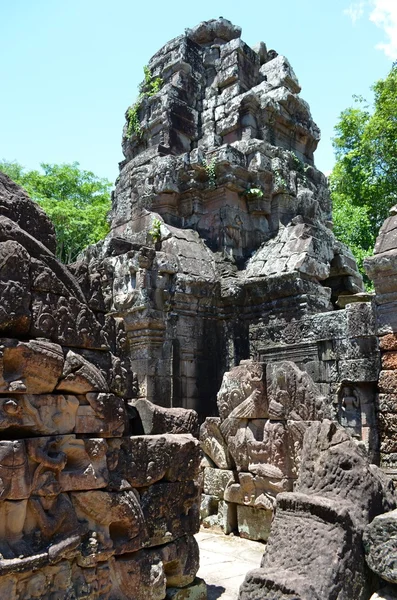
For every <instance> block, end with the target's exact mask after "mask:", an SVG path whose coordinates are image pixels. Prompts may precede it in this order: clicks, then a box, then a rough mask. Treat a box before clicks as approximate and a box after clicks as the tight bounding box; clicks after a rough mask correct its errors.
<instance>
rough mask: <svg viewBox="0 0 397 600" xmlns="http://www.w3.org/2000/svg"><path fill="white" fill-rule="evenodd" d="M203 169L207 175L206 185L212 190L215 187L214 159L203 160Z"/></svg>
mask: <svg viewBox="0 0 397 600" xmlns="http://www.w3.org/2000/svg"><path fill="white" fill-rule="evenodd" d="M203 167H204V170H205V172H206V174H207V179H208V185H209V187H210V188H211V189H214V188H215V187H216V160H215V158H213V159H212V160H210V161H208V160H207V159H205V158H203Z"/></svg>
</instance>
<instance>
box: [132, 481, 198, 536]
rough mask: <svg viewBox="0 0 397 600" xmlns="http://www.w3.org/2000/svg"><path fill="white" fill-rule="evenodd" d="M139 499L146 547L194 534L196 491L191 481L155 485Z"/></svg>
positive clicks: (196, 528)
mask: <svg viewBox="0 0 397 600" xmlns="http://www.w3.org/2000/svg"><path fill="white" fill-rule="evenodd" d="M140 496H141V499H140V502H141V506H142V511H143V515H144V519H145V523H146V526H147V529H148V534H149V545H150V546H158V545H159V544H165V543H167V542H171V541H173V540H175V539H177V538H178V537H181V536H183V535H193V534H195V533H197V532H198V530H199V527H200V521H199V519H200V515H199V488H198V486H197V485H196V484H195V483H194V482H193V481H189V482H177V483H155V484H154V485H151V486H150V487H149V488H147V489H145V490H143V491H142V492H141V494H140Z"/></svg>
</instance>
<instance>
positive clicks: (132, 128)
mask: <svg viewBox="0 0 397 600" xmlns="http://www.w3.org/2000/svg"><path fill="white" fill-rule="evenodd" d="M140 107H141V103H140V101H137V102H135V104H133V105H132V106H130V108H129V109H128V111H127V119H128V126H127V139H128V140H129V139H131V136H132V135H133V134H135V135H136V136H137V137H138V138H141V137H142V127H141V122H140V120H139V116H138V113H139V109H140Z"/></svg>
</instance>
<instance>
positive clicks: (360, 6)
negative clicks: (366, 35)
mask: <svg viewBox="0 0 397 600" xmlns="http://www.w3.org/2000/svg"><path fill="white" fill-rule="evenodd" d="M365 5H366V2H363V1H361V2H353V4H351V5H350V6H349V8H346V9H345V10H344V11H343V12H344V14H345V15H347V16H348V17H350V18H351V20H352V23H353V25H355V24H356V23H357V21H358V20H359V19H361V17H362V16H363V15H364V7H365Z"/></svg>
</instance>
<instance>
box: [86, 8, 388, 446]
mask: <svg viewBox="0 0 397 600" xmlns="http://www.w3.org/2000/svg"><path fill="white" fill-rule="evenodd" d="M240 34H241V30H240V28H238V27H235V26H234V25H232V24H231V23H230V22H229V21H227V20H225V19H219V20H216V21H209V22H206V23H203V24H201V25H199V26H198V27H196V28H194V29H192V30H187V31H186V32H185V33H184V34H183V35H181V36H180V37H178V38H176V39H174V40H172V41H171V42H169V43H168V44H166V45H165V46H164V47H163V48H162V49H161V50H160V51H159V52H157V54H155V55H154V56H153V58H152V59H151V60H150V62H149V65H148V69H149V72H150V74H151V79H150V80H149V81H148V82H146V84H145V85H146V87H145V85H144V86H143V87H142V90H143V92H142V94H141V97H140V100H139V102H138V104H135V105H133V106H132V107H131V108H130V109H129V110H128V111H127V113H126V117H127V118H126V125H125V127H124V132H123V151H124V155H125V160H124V161H123V162H122V163H121V165H120V176H119V178H118V180H117V183H116V189H115V192H114V197H113V210H112V229H111V233H110V235H109V237H108V238H107V239H106V240H105V242H104V243H100V244H98V245H97V246H96V247H92V248H90V249H89V250H88V251H87V252H86V255H85V260H86V262H87V264H88V270H89V273H91V274H92V275H93V274H95V277H96V278H98V279H100V280H101V284H102V288H103V292H104V300H105V308H106V310H108V311H110V312H111V313H112V314H114V315H115V316H117V317H118V318H122V319H123V321H124V324H125V330H126V335H127V339H128V343H129V348H130V357H131V361H132V368H133V371H134V372H135V373H136V374H137V377H138V382H139V390H140V394H141V395H142V396H143V397H145V398H147V399H148V400H153V401H155V402H156V404H161V405H162V406H165V407H167V406H172V407H178V406H183V407H186V408H194V409H196V410H197V411H198V412H199V414H200V415H201V416H202V417H204V416H209V415H216V414H217V407H216V394H217V392H218V390H219V388H220V384H221V381H222V376H223V373H224V372H225V371H227V370H228V369H229V368H231V367H232V366H234V365H237V364H238V363H239V362H240V360H243V359H248V358H250V357H256V358H259V359H260V360H261V362H265V363H270V362H274V361H277V360H292V361H294V362H296V364H297V365H298V366H299V365H302V364H305V370H306V371H307V372H308V373H310V375H311V376H312V377H313V380H314V381H315V382H316V383H318V384H319V386H320V389H321V391H322V393H324V394H326V395H332V397H335V396H336V393H337V392H336V390H337V388H338V386H339V385H340V382H341V381H342V380H347V381H349V382H350V383H351V384H352V385H353V387H354V389H353V390H346V391H345V394H346V395H348V394H351V395H353V396H354V395H357V397H358V396H359V403H360V409H358V410H360V411H361V412H363V413H365V411H368V412H370V411H371V409H370V405H371V403H372V402H373V396H374V389H373V388H374V382H375V381H376V380H377V376H378V370H379V365H378V354H377V346H376V339H375V337H374V330H373V319H372V316H371V306H370V305H369V304H359V305H349V309H348V310H346V311H345V310H336V309H337V308H338V305H337V302H338V298H339V297H340V296H344V295H351V294H355V293H357V292H360V291H362V280H361V277H360V275H359V274H358V272H357V268H356V265H355V262H354V259H353V257H352V255H351V253H350V251H349V250H348V249H347V248H345V247H344V246H343V245H342V244H340V243H339V242H338V241H337V240H336V239H335V237H334V236H333V234H332V231H331V218H332V216H331V202H330V197H329V192H328V188H327V182H326V178H325V177H324V175H323V174H322V173H320V172H319V171H318V170H317V169H316V168H315V167H314V163H313V152H314V150H315V149H316V146H317V143H318V141H319V138H320V133H319V129H318V127H317V126H316V124H315V123H314V122H313V120H312V117H311V114H310V110H309V107H308V105H307V103H306V102H305V101H304V100H302V99H301V97H300V95H299V93H300V86H299V83H298V80H297V78H296V76H295V74H294V71H293V70H292V67H291V65H290V63H289V62H288V60H287V59H286V58H285V57H283V56H281V55H278V54H277V52H275V51H274V50H267V48H266V46H265V44H264V43H261V44H259V45H258V46H257V47H255V48H254V49H252V48H250V47H249V46H247V44H245V43H244V42H243V41H242V40H241V38H240ZM158 78H160V79H158ZM153 81H157V86H156V87H155V86H154V85H153ZM160 84H161V86H160ZM159 86H160V89H159V90H158V91H157V92H156V93H153V88H154V87H155V89H157V88H158V87H159ZM145 90H147V91H146V92H145ZM153 228H154V229H153ZM150 232H152V233H150ZM95 281H97V279H95ZM324 313H326V316H324ZM352 335H353V337H354V340H353V341H352V342H350V341H348V340H349V338H350V337H351V336H352ZM368 354H370V355H371V357H373V360H372V361H371V362H370V363H369V362H368V360H366V358H367V356H368ZM343 393H344V392H341V394H342V395H343ZM335 401H336V400H335ZM349 415H350V413H349ZM368 417H369V418H368V419H367V420H364V421H363V420H362V419H361V417H360V419H361V420H360V423H361V424H357V425H355V426H354V427H357V428H360V430H361V428H362V427H363V428H364V429H365V428H367V429H368V428H369V427H370V424H371V418H370V417H371V415H368ZM346 418H347V419H350V418H353V419H354V417H353V416H352V417H351V416H348V417H346ZM363 423H364V424H363ZM366 433H368V435H369V436H371V435H372V433H371V432H370V431H369V429H368V430H367V431H366Z"/></svg>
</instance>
